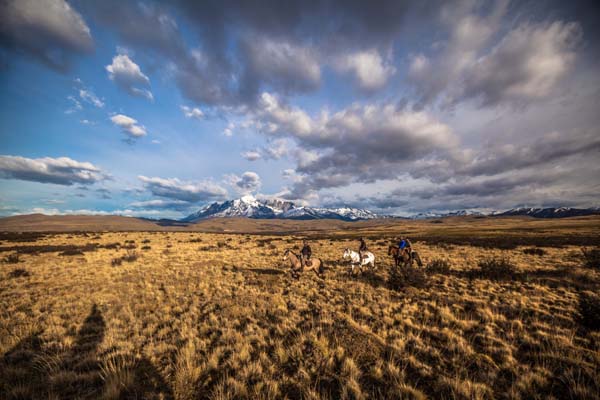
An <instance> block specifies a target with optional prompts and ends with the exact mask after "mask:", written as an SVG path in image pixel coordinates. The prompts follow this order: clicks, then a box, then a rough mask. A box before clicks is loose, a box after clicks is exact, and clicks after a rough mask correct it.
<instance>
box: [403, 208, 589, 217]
mask: <svg viewBox="0 0 600 400" xmlns="http://www.w3.org/2000/svg"><path fill="white" fill-rule="evenodd" d="M595 214H600V208H598V207H594V208H571V207H556V208H535V207H521V208H513V209H510V210H506V211H492V212H489V213H484V212H480V211H475V210H460V211H452V212H448V213H434V212H426V213H419V214H415V215H412V216H411V217H410V218H411V219H430V218H445V217H463V216H490V217H514V216H529V217H534V218H568V217H580V216H584V215H595Z"/></svg>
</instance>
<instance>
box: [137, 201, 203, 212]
mask: <svg viewBox="0 0 600 400" xmlns="http://www.w3.org/2000/svg"><path fill="white" fill-rule="evenodd" d="M192 206H193V204H192V203H190V202H188V201H183V200H161V199H156V200H146V201H136V202H133V203H131V204H129V207H133V208H141V209H146V210H148V209H150V210H152V209H154V210H164V209H168V210H179V211H185V210H188V209H189V208H190V207H192Z"/></svg>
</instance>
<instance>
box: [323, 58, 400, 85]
mask: <svg viewBox="0 0 600 400" xmlns="http://www.w3.org/2000/svg"><path fill="white" fill-rule="evenodd" d="M334 66H335V68H336V69H337V70H339V71H340V72H345V73H350V74H352V75H353V76H354V78H355V80H356V84H357V86H358V87H359V88H360V89H362V90H364V91H367V92H373V91H376V90H378V89H381V88H382V87H383V86H385V84H386V83H387V81H388V79H389V78H390V77H391V76H392V75H393V74H394V73H395V72H396V68H394V66H392V65H391V64H390V63H389V62H386V61H384V60H383V58H382V57H381V55H380V54H379V52H378V51H377V50H375V49H373V50H368V51H360V52H356V53H351V54H347V55H342V56H339V57H338V58H337V60H336V61H335V62H334Z"/></svg>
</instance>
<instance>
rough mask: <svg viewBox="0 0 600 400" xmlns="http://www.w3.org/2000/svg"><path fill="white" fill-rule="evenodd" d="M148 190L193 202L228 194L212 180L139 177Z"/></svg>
mask: <svg viewBox="0 0 600 400" xmlns="http://www.w3.org/2000/svg"><path fill="white" fill-rule="evenodd" d="M138 178H139V179H140V180H141V181H142V183H143V184H144V187H145V188H146V190H148V191H150V193H152V194H153V195H154V196H158V197H165V198H169V199H174V200H180V201H187V202H191V203H195V202H201V201H208V200H214V199H222V198H224V197H226V196H227V190H225V189H224V188H222V187H221V186H219V185H217V184H215V183H213V182H210V181H202V182H184V181H181V180H179V179H177V178H168V179H164V178H158V177H146V176H143V175H141V176H139V177H138Z"/></svg>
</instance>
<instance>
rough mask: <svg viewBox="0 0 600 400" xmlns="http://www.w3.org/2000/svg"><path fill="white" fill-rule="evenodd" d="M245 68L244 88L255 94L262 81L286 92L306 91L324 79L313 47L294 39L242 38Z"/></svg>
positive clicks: (249, 94) (314, 87)
mask: <svg viewBox="0 0 600 400" xmlns="http://www.w3.org/2000/svg"><path fill="white" fill-rule="evenodd" d="M241 53H242V57H243V58H244V61H245V62H246V64H245V71H244V73H243V75H242V78H243V80H242V82H241V91H242V92H243V94H244V95H245V96H249V97H254V96H255V95H256V94H257V93H258V91H259V89H260V85H261V83H262V84H263V85H264V84H266V85H270V86H271V87H272V88H276V89H279V90H283V91H284V92H306V91H312V90H315V89H316V88H318V86H319V84H320V81H321V69H320V67H319V60H318V57H317V54H316V52H315V51H314V50H312V49H311V48H309V47H305V46H300V45H298V44H295V43H291V42H287V41H282V40H274V39H272V38H267V37H247V38H246V39H244V40H242V44H241Z"/></svg>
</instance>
